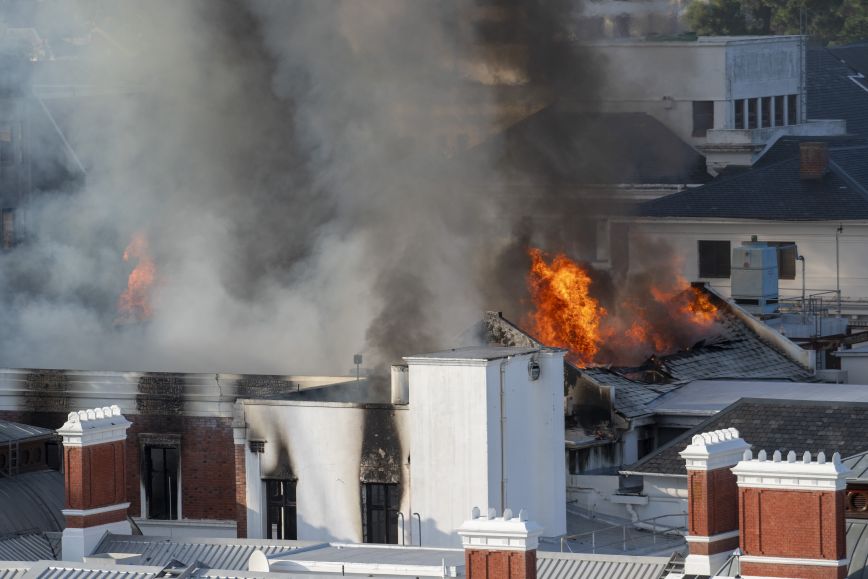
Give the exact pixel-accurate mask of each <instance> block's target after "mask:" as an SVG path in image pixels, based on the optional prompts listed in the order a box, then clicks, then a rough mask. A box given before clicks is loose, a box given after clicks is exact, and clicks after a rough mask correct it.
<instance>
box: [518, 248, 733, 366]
mask: <svg viewBox="0 0 868 579" xmlns="http://www.w3.org/2000/svg"><path fill="white" fill-rule="evenodd" d="M529 254H530V257H531V260H532V263H531V269H530V273H529V274H528V285H529V289H530V294H531V299H532V301H533V304H534V308H535V309H534V312H533V313H532V314H531V316H530V320H529V322H530V326H531V327H532V331H533V333H534V334H535V336H536V337H537V339H538V340H539V341H540V342H542V343H543V344H546V345H548V346H555V347H559V348H565V349H567V350H569V352H570V355H569V358H570V359H571V361H573V362H575V363H577V364H579V365H582V366H588V365H593V364H606V363H613V362H614V363H639V362H641V361H644V360H645V359H647V358H648V357H649V356H650V355H652V354H656V355H664V354H669V353H672V352H675V351H677V350H679V349H682V348H685V347H689V346H690V345H692V344H693V343H695V342H696V340H697V339H698V338H700V337H705V336H706V335H707V332H708V331H709V330H710V329H711V328H712V326H713V325H714V323H715V321H716V319H717V308H716V307H715V306H714V304H712V303H711V301H710V300H709V297H708V295H707V294H705V293H703V292H701V291H699V290H697V289H696V288H693V287H691V286H690V285H689V284H688V283H687V280H685V279H684V278H683V277H681V276H679V275H672V276H669V277H667V280H668V281H667V283H665V284H663V285H661V284H660V283H657V284H654V283H650V282H649V283H648V285H647V287H645V288H644V290H643V291H644V292H645V294H646V295H641V292H640V295H639V296H638V297H637V296H636V295H635V293H636V292H635V291H634V292H631V293H633V294H634V295H633V296H632V297H630V298H625V299H621V300H620V302H618V303H617V308H616V310H617V311H616V312H609V311H607V310H606V308H604V307H603V306H601V305H600V303H599V301H598V300H597V299H596V298H594V297H593V296H592V295H591V291H590V290H591V282H592V279H591V275H590V273H589V271H588V270H587V269H586V268H584V267H582V266H580V265H579V264H577V263H575V262H574V261H572V260H570V259H569V258H568V257H566V256H565V255H563V254H559V255H556V256H555V257H554V259H553V260H552V261H551V263H550V264H549V263H546V260H545V258H544V256H543V253H542V251H540V250H539V249H535V248H533V249H531V250H530V251H529ZM628 283H632V284H633V285H634V286H636V287H640V286H641V285H642V283H640V281H639V280H630V281H628ZM633 289H635V287H634V288H633Z"/></svg>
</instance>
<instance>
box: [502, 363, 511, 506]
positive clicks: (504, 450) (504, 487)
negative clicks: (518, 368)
mask: <svg viewBox="0 0 868 579" xmlns="http://www.w3.org/2000/svg"><path fill="white" fill-rule="evenodd" d="M509 360H510V358H509V357H507V358H506V359H505V360H501V361H500V512H501V513H503V511H504V510H505V509H506V438H505V436H506V405H505V404H504V388H505V386H504V383H505V382H506V379H505V377H506V363H507V362H508V361H509Z"/></svg>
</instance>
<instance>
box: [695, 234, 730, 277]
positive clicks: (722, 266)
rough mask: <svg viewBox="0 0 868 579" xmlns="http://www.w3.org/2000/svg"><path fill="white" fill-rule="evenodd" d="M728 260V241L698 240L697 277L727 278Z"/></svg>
mask: <svg viewBox="0 0 868 579" xmlns="http://www.w3.org/2000/svg"><path fill="white" fill-rule="evenodd" d="M730 261H731V258H730V246H729V241H704V240H700V241H699V277H706V278H728V277H729V271H730Z"/></svg>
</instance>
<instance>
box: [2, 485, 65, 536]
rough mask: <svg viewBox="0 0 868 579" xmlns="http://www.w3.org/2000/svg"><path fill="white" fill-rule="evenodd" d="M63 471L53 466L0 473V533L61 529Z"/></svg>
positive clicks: (5, 534) (62, 519) (62, 524)
mask: <svg viewBox="0 0 868 579" xmlns="http://www.w3.org/2000/svg"><path fill="white" fill-rule="evenodd" d="M63 502H64V490H63V474H61V473H59V472H57V471H55V470H41V471H36V472H26V473H22V474H18V475H16V476H14V477H11V478H6V477H0V536H7V535H10V534H17V533H33V532H42V531H62V530H63V527H64V525H65V523H64V518H63V514H62V513H61V509H63Z"/></svg>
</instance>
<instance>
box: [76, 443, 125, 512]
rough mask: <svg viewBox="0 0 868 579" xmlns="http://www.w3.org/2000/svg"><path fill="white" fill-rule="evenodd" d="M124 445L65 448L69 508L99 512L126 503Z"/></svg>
mask: <svg viewBox="0 0 868 579" xmlns="http://www.w3.org/2000/svg"><path fill="white" fill-rule="evenodd" d="M124 446H125V445H124V442H123V441H116V442H110V443H104V444H97V445H94V446H85V447H76V446H71V447H67V448H64V451H63V453H64V464H65V465H66V468H65V471H64V483H65V487H66V508H68V509H83V510H86V509H96V508H100V507H106V506H110V505H116V504H118V503H123V502H125V501H126V489H125V486H126V485H125V482H124V469H125V462H126V460H125V456H124V455H125V453H124Z"/></svg>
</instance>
